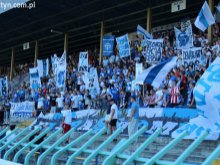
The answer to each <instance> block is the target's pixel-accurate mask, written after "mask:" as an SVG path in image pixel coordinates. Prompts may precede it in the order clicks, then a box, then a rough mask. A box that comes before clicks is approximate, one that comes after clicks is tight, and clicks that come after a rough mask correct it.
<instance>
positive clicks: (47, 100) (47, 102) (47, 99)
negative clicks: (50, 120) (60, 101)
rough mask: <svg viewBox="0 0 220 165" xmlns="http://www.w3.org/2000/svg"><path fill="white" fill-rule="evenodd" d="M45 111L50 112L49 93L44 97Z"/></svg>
mask: <svg viewBox="0 0 220 165" xmlns="http://www.w3.org/2000/svg"><path fill="white" fill-rule="evenodd" d="M43 112H44V114H45V113H48V112H50V97H49V96H48V95H47V94H45V95H44V98H43Z"/></svg>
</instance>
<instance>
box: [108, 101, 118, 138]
mask: <svg viewBox="0 0 220 165" xmlns="http://www.w3.org/2000/svg"><path fill="white" fill-rule="evenodd" d="M110 104H111V112H110V114H109V125H110V134H112V133H113V131H115V130H116V124H117V120H118V107H117V105H116V104H115V101H114V99H111V100H110Z"/></svg>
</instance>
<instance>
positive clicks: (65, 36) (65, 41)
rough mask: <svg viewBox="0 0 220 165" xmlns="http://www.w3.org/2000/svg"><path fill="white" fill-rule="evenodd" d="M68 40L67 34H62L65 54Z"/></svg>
mask: <svg viewBox="0 0 220 165" xmlns="http://www.w3.org/2000/svg"><path fill="white" fill-rule="evenodd" d="M68 41H69V34H68V33H65V34H64V51H65V52H66V55H68Z"/></svg>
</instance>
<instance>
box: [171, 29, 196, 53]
mask: <svg viewBox="0 0 220 165" xmlns="http://www.w3.org/2000/svg"><path fill="white" fill-rule="evenodd" d="M174 30H175V35H176V47H177V49H187V48H191V47H193V33H192V26H191V25H190V26H188V27H187V28H186V29H185V31H181V30H179V29H177V28H176V27H174Z"/></svg>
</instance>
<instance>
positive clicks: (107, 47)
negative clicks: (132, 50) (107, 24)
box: [102, 35, 115, 56]
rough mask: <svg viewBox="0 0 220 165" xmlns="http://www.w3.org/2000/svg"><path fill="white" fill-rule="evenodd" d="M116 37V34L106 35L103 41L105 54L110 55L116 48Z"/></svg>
mask: <svg viewBox="0 0 220 165" xmlns="http://www.w3.org/2000/svg"><path fill="white" fill-rule="evenodd" d="M114 39H115V36H111V35H104V37H103V39H102V42H103V48H102V49H103V56H110V55H112V54H113V48H114Z"/></svg>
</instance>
